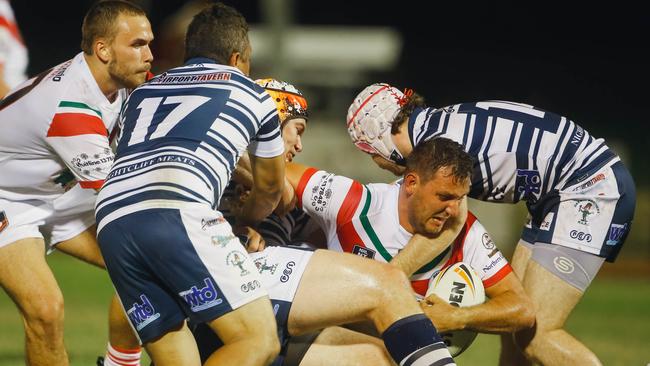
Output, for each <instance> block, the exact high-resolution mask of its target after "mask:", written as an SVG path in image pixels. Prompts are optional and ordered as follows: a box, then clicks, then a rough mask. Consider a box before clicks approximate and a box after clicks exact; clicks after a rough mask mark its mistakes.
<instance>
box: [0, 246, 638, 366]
mask: <svg viewBox="0 0 650 366" xmlns="http://www.w3.org/2000/svg"><path fill="white" fill-rule="evenodd" d="M49 262H50V265H51V266H52V268H53V270H54V272H55V275H56V276H57V278H58V280H59V283H60V285H61V288H62V289H63V293H64V297H65V306H66V324H65V327H66V329H65V331H66V334H65V336H66V345H67V348H68V353H69V355H70V359H71V363H72V365H74V366H77V365H78V366H82V365H85V366H88V365H94V364H95V359H96V358H97V356H98V355H100V354H103V353H104V350H105V344H106V333H107V321H106V309H107V306H108V302H109V299H110V296H111V293H112V287H111V285H110V283H109V281H108V277H107V276H106V275H105V273H104V272H103V271H101V270H98V269H95V268H91V267H90V266H88V265H86V264H82V263H80V262H77V261H75V260H72V259H70V258H68V257H66V256H65V255H61V254H53V255H51V256H50V257H49ZM568 329H569V330H570V331H571V332H572V333H573V334H574V335H576V336H577V337H578V338H579V339H581V340H582V341H583V342H584V343H585V344H587V346H589V347H590V348H591V349H592V350H594V351H595V352H596V354H597V355H598V356H599V357H600V358H601V360H602V362H603V364H604V365H607V366H610V365H626V366H630V365H639V366H646V365H647V364H649V363H650V347H649V346H650V278H647V277H645V278H643V279H641V278H636V279H620V278H619V279H614V278H597V279H596V281H595V282H594V284H593V285H592V287H591V288H590V289H589V291H588V292H587V294H586V295H585V297H584V299H583V301H582V302H581V303H580V304H579V305H578V307H577V308H576V309H575V311H574V313H573V315H572V316H571V317H570V318H569V322H568ZM498 347H499V344H498V337H496V336H491V335H479V337H478V338H477V340H476V341H475V342H474V344H473V345H472V346H471V347H470V348H469V349H468V350H467V351H466V352H465V353H464V354H462V355H461V356H460V357H458V358H457V360H456V361H457V363H458V364H459V365H467V366H474V365H496V364H497V360H498ZM0 365H1V366H5V365H6V366H12V365H24V360H23V330H22V324H21V322H20V320H19V317H18V312H17V310H16V309H15V307H14V305H13V303H12V302H11V300H10V299H9V298H8V297H7V296H6V295H5V294H4V293H2V294H0ZM143 365H148V363H145V362H143Z"/></svg>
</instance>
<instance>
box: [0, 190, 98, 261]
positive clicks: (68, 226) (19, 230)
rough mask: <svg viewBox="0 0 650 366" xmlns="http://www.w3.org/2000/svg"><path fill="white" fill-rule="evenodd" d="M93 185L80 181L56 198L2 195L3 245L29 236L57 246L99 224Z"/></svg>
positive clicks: (0, 225)
mask: <svg viewBox="0 0 650 366" xmlns="http://www.w3.org/2000/svg"><path fill="white" fill-rule="evenodd" d="M96 197H97V195H96V193H95V191H94V190H92V189H83V188H81V187H80V186H79V185H78V184H77V185H76V186H74V187H73V188H72V189H70V190H69V191H67V192H65V193H64V194H62V195H61V196H59V197H58V198H56V199H54V200H52V201H43V200H26V201H9V200H6V199H3V198H0V247H3V246H5V245H8V244H11V243H13V242H15V241H17V240H21V239H26V238H42V239H44V240H45V242H46V244H47V245H48V247H49V250H48V251H51V250H52V249H53V247H54V246H55V245H56V244H58V243H60V242H62V241H66V240H68V239H72V238H74V237H75V236H77V235H79V234H81V233H82V232H84V231H85V230H87V229H88V228H89V227H91V226H93V225H94V224H95V199H96Z"/></svg>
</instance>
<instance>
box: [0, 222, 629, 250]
mask: <svg viewBox="0 0 650 366" xmlns="http://www.w3.org/2000/svg"><path fill="white" fill-rule="evenodd" d="M627 226H628V225H627V223H625V224H623V225H620V224H612V225H611V226H610V227H609V235H608V237H607V241H606V242H605V244H607V245H616V244H618V243H619V242H620V241H621V239H622V238H623V236H625V233H626V232H627ZM0 231H2V230H0Z"/></svg>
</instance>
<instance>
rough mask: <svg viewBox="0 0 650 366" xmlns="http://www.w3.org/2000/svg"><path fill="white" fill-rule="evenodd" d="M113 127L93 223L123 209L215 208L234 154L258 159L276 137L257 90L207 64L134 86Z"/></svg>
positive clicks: (265, 100) (267, 105) (272, 112)
mask: <svg viewBox="0 0 650 366" xmlns="http://www.w3.org/2000/svg"><path fill="white" fill-rule="evenodd" d="M120 124H121V128H122V130H121V134H120V137H119V142H118V146H117V152H116V160H115V163H114V165H113V168H112V170H111V172H110V173H109V176H108V179H107V180H106V183H105V185H104V187H103V188H102V191H101V192H100V194H99V197H98V202H97V219H98V222H99V221H101V220H102V219H103V218H104V217H105V216H106V215H107V214H108V213H110V212H113V211H115V210H117V209H120V208H125V207H129V208H128V209H127V211H129V212H131V211H138V210H140V209H146V208H148V207H152V206H154V207H180V206H182V205H184V204H187V203H200V204H207V205H209V206H211V207H212V208H216V207H217V204H218V201H219V198H220V196H221V194H222V192H223V190H224V189H225V187H226V185H227V183H228V181H229V179H230V175H231V172H232V170H233V169H234V166H235V164H236V163H237V161H238V160H239V157H240V156H241V154H242V153H243V152H244V151H245V150H246V149H247V148H249V150H250V149H251V148H252V149H254V150H256V152H257V153H254V154H255V155H258V156H260V154H259V153H260V152H261V154H262V156H264V153H265V152H264V149H267V148H269V146H268V145H265V144H267V143H268V142H269V141H274V140H277V139H279V138H280V136H279V129H278V126H279V124H278V123H277V112H276V109H275V104H274V103H273V101H272V100H271V99H270V97H269V95H268V94H267V93H266V92H265V91H264V89H263V88H262V87H260V86H258V85H257V84H255V83H254V82H253V81H252V80H251V79H249V78H248V77H246V76H244V75H243V74H242V73H241V72H240V71H239V70H238V69H236V68H234V67H230V66H225V65H218V64H214V63H212V62H209V60H207V59H197V60H191V61H190V62H188V65H186V66H182V67H178V68H175V69H172V70H169V71H168V72H166V73H163V74H161V75H158V76H157V77H155V78H153V79H152V80H150V81H149V82H147V83H145V84H143V85H141V86H140V87H138V88H137V89H136V90H134V91H133V92H132V93H131V95H130V96H129V99H128V100H127V103H126V104H125V106H124V108H123V111H122V114H121V118H120ZM251 142H252V143H251ZM276 142H277V141H276ZM249 144H250V147H249ZM280 153H281V151H274V152H273V154H275V155H279V154H280ZM275 155H272V156H275ZM123 211H124V210H123ZM118 216H119V215H118ZM111 217H112V218H116V217H115V215H113V216H111ZM107 222H108V221H107ZM107 222H105V223H107Z"/></svg>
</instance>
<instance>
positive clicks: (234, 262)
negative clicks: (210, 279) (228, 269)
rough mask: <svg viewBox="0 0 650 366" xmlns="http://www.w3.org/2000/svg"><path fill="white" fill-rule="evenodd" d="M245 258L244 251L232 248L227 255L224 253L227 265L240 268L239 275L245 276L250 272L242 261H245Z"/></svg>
mask: <svg viewBox="0 0 650 366" xmlns="http://www.w3.org/2000/svg"><path fill="white" fill-rule="evenodd" d="M246 258H247V256H246V255H245V254H244V253H242V252H240V251H238V250H233V251H232V252H230V253H228V255H226V264H227V265H229V266H234V267H237V268H239V270H240V274H239V275H240V276H245V275H247V274H249V273H250V271H249V270H247V269H246V268H244V263H245V262H246Z"/></svg>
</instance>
